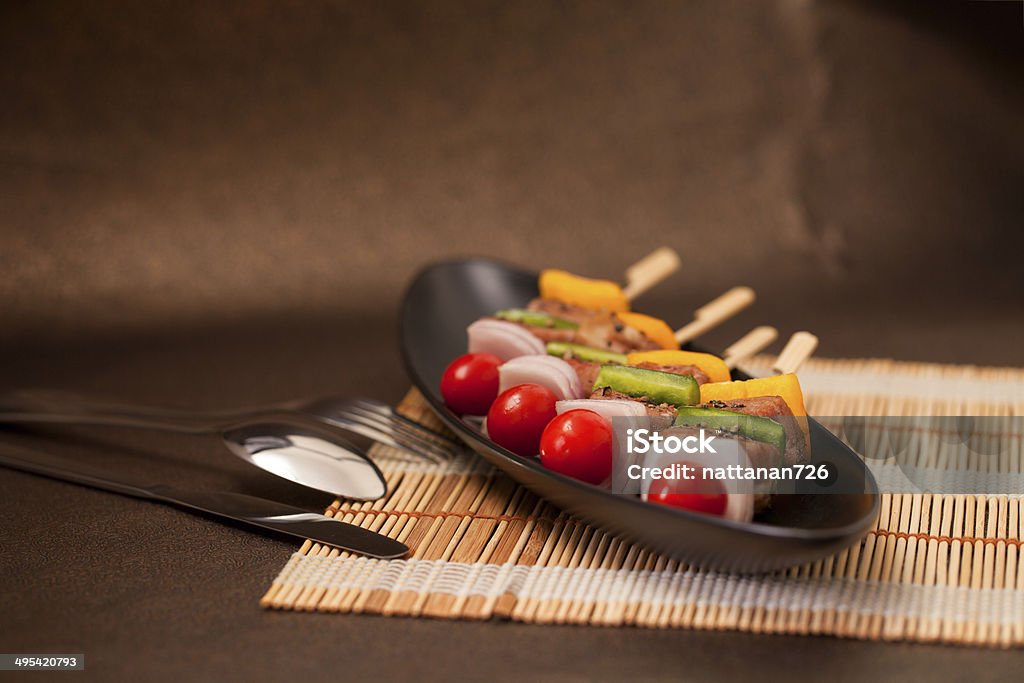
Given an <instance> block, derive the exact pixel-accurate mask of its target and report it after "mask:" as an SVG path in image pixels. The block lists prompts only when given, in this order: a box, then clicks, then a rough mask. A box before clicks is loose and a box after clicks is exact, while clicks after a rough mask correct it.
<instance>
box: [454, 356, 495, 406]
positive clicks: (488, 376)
mask: <svg viewBox="0 0 1024 683" xmlns="http://www.w3.org/2000/svg"><path fill="white" fill-rule="evenodd" d="M501 363H502V360H501V359H500V358H498V357H497V356H495V355H494V354H492V353H467V354H465V355H463V356H459V357H458V358H456V359H455V360H453V361H452V363H451V365H449V366H448V368H447V369H446V370H445V371H444V375H442V376H441V396H443V397H444V402H445V405H447V406H448V407H449V408H451V409H452V410H454V411H455V412H456V413H459V414H460V415H484V414H486V413H487V409H488V408H490V407H491V404H492V403H494V398H495V397H496V396H497V395H498V366H499V365H501Z"/></svg>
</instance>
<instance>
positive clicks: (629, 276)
mask: <svg viewBox="0 0 1024 683" xmlns="http://www.w3.org/2000/svg"><path fill="white" fill-rule="evenodd" d="M680 264H681V261H680V260H679V254H677V253H676V252H675V250H674V249H672V248H671V247H659V248H658V249H655V250H654V251H652V252H651V253H650V254H648V255H647V256H644V257H643V258H642V259H640V260H639V261H637V262H636V263H634V264H633V265H631V266H630V267H629V268H627V269H626V286H625V287H623V288H622V293H623V294H625V295H626V298H627V299H629V300H630V301H632V300H633V299H635V298H637V297H638V296H640V295H641V294H643V293H644V292H646V291H647V290H649V289H651V288H653V287H654V286H655V285H657V284H658V283H659V282H661V281H662V280H664V279H665V278H667V277H668V276H669V275H671V274H672V273H674V272H676V271H677V270H679V266H680Z"/></svg>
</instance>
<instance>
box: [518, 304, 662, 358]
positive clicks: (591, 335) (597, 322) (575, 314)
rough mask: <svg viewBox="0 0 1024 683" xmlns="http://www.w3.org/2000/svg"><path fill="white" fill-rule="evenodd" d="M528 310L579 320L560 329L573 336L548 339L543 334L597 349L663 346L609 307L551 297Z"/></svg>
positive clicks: (546, 331) (622, 350)
mask: <svg viewBox="0 0 1024 683" xmlns="http://www.w3.org/2000/svg"><path fill="white" fill-rule="evenodd" d="M527 310H530V311H534V312H538V313H547V314H548V315H553V316H555V317H556V318H561V319H563V320H571V321H572V322H575V323H578V324H579V328H578V329H576V330H558V332H566V331H567V332H569V333H570V335H571V336H570V338H568V339H566V338H558V339H546V338H545V337H541V339H544V341H571V342H573V343H575V344H582V345H583V346H590V347H593V348H595V349H606V350H608V351H614V352H615V353H629V352H630V351H653V350H655V349H659V348H661V347H660V346H659V345H658V344H657V343H656V342H653V341H651V340H650V339H648V338H647V337H646V336H645V335H644V334H643V333H642V332H641V331H640V330H637V329H634V328H632V327H630V326H628V325H626V324H625V323H623V322H622V321H621V320H619V318H618V316H616V315H615V314H614V313H609V312H608V311H595V310H594V309H590V308H582V307H580V306H571V305H569V304H564V303H562V302H561V301H552V300H550V299H534V300H533V301H531V302H530V304H529V305H528V306H527ZM528 329H529V328H528ZM536 329H537V328H534V329H531V330H530V331H531V332H533V333H534V334H537V332H536V331H535V330H536ZM540 329H541V330H543V332H544V333H545V334H547V333H550V332H553V331H554V330H548V329H544V328H540ZM537 336H540V335H537Z"/></svg>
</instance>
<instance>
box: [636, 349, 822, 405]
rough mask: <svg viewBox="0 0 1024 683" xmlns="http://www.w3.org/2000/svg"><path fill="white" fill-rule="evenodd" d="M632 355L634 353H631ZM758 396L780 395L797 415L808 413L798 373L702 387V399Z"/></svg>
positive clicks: (714, 399) (731, 398) (716, 399)
mask: <svg viewBox="0 0 1024 683" xmlns="http://www.w3.org/2000/svg"><path fill="white" fill-rule="evenodd" d="M631 355H632V354H631ZM756 396H780V397H782V400H783V401H785V402H786V405H788V406H789V409H790V410H791V411H793V415H795V416H796V417H804V416H805V415H807V409H806V408H804V394H803V391H801V390H800V380H798V379H797V378H796V375H775V376H774V377H759V378H757V379H748V380H740V381H737V382H709V383H707V384H702V385H701V387H700V400H701V402H702V403H707V402H708V401H732V400H735V399H739V398H753V397H756Z"/></svg>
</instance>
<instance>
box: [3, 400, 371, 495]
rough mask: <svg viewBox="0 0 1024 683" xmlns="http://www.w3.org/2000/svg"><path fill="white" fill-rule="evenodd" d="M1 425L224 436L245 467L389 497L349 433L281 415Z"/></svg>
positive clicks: (67, 418)
mask: <svg viewBox="0 0 1024 683" xmlns="http://www.w3.org/2000/svg"><path fill="white" fill-rule="evenodd" d="M0 422H6V423H17V424H30V423H47V424H68V425H103V426H110V427H131V428H137V429H151V430H156V431H165V432H176V433H179V434H219V435H220V437H221V438H222V439H223V440H224V444H225V445H226V446H227V447H228V450H230V451H231V452H232V453H234V454H235V455H237V456H238V457H240V458H242V459H243V460H245V461H246V462H248V463H250V464H253V465H255V466H256V467H259V468H260V469H262V470H266V471H267V472H270V473H271V474H275V475H277V476H279V477H282V478H283V479H288V480H289V481H293V482H295V483H297V484H302V485H303V486H308V487H310V488H314V489H318V490H320V491H325V492H327V493H332V494H334V495H336V496H339V497H341V498H351V499H356V500H376V499H378V498H381V497H383V496H384V494H385V493H386V492H387V483H386V482H385V480H384V475H383V474H382V473H381V471H380V469H378V467H377V466H376V465H375V464H374V463H373V461H372V460H370V458H369V456H368V455H367V454H366V452H365V451H363V449H361V448H359V447H358V446H356V445H355V444H353V443H352V442H350V441H349V440H348V439H346V438H345V436H344V434H345V432H344V430H342V429H340V428H338V427H334V426H332V425H330V424H324V423H320V422H314V421H312V420H304V419H302V418H301V416H297V415H295V414H291V413H285V412H282V413H280V414H277V415H274V414H264V415H263V416H262V417H261V419H258V420H256V419H251V418H245V417H236V416H232V417H227V418H225V417H223V416H216V415H188V416H182V415H174V416H171V415H146V416H138V415H129V414H117V413H107V414H89V413H88V412H87V411H80V412H79V411H75V410H71V409H69V410H67V411H65V412H49V413H47V412H32V411H28V410H24V409H19V408H14V409H10V408H7V409H5V408H4V407H0Z"/></svg>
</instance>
